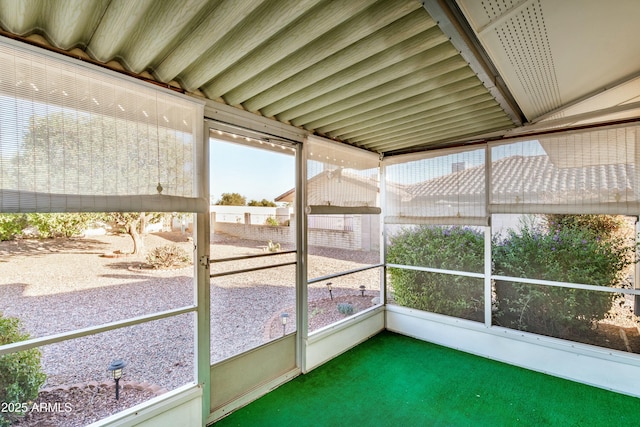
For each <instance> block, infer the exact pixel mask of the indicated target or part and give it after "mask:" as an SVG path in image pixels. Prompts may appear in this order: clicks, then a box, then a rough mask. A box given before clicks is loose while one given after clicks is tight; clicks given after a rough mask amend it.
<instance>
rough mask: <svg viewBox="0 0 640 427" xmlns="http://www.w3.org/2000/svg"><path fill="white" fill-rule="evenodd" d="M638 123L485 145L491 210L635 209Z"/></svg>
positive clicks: (631, 211) (633, 211)
mask: <svg viewBox="0 0 640 427" xmlns="http://www.w3.org/2000/svg"><path fill="white" fill-rule="evenodd" d="M637 160H638V127H637V126H627V127H617V128H608V129H596V130H589V131H582V132H570V133H563V134H559V135H553V136H545V137H539V138H536V139H529V140H524V141H518V142H513V143H508V144H502V145H495V146H492V147H491V196H490V202H491V210H492V212H494V213H583V214H607V213H615V214H635V215H637V213H638V208H639V207H640V206H639V204H638V189H639V183H638V178H637V176H636V163H637Z"/></svg>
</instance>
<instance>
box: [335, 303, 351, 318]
mask: <svg viewBox="0 0 640 427" xmlns="http://www.w3.org/2000/svg"><path fill="white" fill-rule="evenodd" d="M338 311H339V312H340V313H342V314H344V315H345V316H349V315H352V314H353V304H350V303H348V302H341V303H338Z"/></svg>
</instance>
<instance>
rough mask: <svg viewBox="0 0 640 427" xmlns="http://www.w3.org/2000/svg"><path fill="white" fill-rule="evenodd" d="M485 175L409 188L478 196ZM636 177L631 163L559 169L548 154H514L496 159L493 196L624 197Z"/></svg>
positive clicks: (469, 172)
mask: <svg viewBox="0 0 640 427" xmlns="http://www.w3.org/2000/svg"><path fill="white" fill-rule="evenodd" d="M484 177H485V168H484V166H477V167H473V168H469V169H465V170H461V171H458V172H454V173H451V174H448V175H445V176H441V177H438V178H433V179H430V180H427V181H423V182H419V183H417V184H413V185H411V186H409V187H407V188H406V190H407V192H409V193H410V194H411V195H412V196H413V197H445V198H446V197H447V196H456V197H460V196H461V195H468V196H476V197H477V196H482V195H483V194H484V192H485V186H484ZM634 177H635V168H634V165H631V164H608V165H596V166H585V167H570V168H558V167H556V166H555V165H554V164H553V163H552V162H551V161H550V159H549V157H548V156H512V157H506V158H504V159H500V160H497V161H495V162H493V164H492V180H493V192H492V196H493V198H494V199H496V198H497V199H499V200H505V198H509V199H511V198H515V197H517V196H523V195H526V197H527V199H528V200H529V201H532V200H536V201H540V200H544V201H551V200H550V199H552V198H555V197H557V196H559V195H567V194H570V193H574V194H575V193H576V192H580V193H582V197H581V198H589V196H592V197H594V196H596V195H598V196H599V197H600V198H601V197H602V196H607V197H610V196H611V195H615V194H619V195H620V196H622V195H623V194H625V193H629V192H632V191H633V180H634ZM584 193H587V194H584Z"/></svg>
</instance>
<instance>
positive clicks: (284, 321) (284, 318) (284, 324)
mask: <svg viewBox="0 0 640 427" xmlns="http://www.w3.org/2000/svg"><path fill="white" fill-rule="evenodd" d="M288 319H289V313H282V314H281V315H280V320H281V321H282V336H284V335H285V333H286V332H287V320H288Z"/></svg>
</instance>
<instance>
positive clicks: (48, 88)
mask: <svg viewBox="0 0 640 427" xmlns="http://www.w3.org/2000/svg"><path fill="white" fill-rule="evenodd" d="M0 63H2V67H0V117H1V120H0V211H2V212H65V211H72V212H83V211H179V212H180V211H189V212H199V211H205V210H206V199H205V197H203V196H204V195H203V194H202V191H201V190H200V184H199V183H198V180H197V179H196V177H197V176H198V175H199V171H200V169H201V168H200V167H199V162H200V160H198V153H200V152H201V150H202V123H203V105H202V104H201V103H200V102H199V101H195V100H190V99H188V98H187V97H185V96H182V95H180V94H174V93H172V92H170V91H168V90H165V89H161V88H156V87H153V86H151V85H147V84H143V83H141V82H138V81H136V80H134V79H129V78H125V77H123V76H120V75H117V74H116V73H112V72H107V71H105V70H101V69H98V68H97V67H92V66H90V65H88V64H82V63H78V62H77V61H74V60H70V59H69V58H65V57H57V56H56V55H52V54H49V53H40V52H36V51H35V50H31V49H28V48H24V47H22V46H19V45H17V44H13V43H2V44H0ZM200 157H201V156H200Z"/></svg>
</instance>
